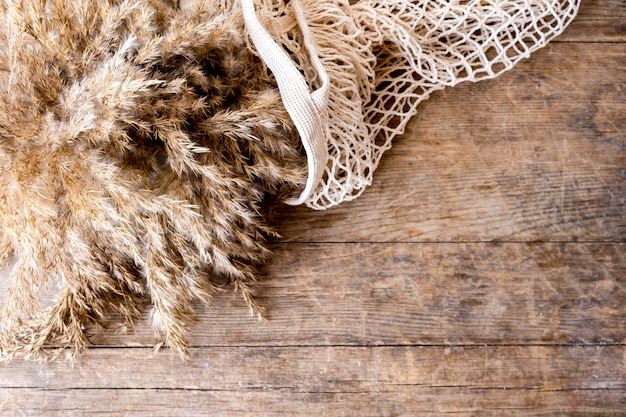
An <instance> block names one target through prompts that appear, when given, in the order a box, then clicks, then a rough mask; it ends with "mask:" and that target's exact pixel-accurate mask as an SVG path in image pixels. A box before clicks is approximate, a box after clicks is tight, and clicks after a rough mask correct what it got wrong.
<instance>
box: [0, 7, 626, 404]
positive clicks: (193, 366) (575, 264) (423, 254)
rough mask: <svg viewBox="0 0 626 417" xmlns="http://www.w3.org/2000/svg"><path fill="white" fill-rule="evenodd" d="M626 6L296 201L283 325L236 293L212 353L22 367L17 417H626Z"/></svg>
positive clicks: (135, 349)
mask: <svg viewBox="0 0 626 417" xmlns="http://www.w3.org/2000/svg"><path fill="white" fill-rule="evenodd" d="M625 68H626V3H624V1H623V0H588V1H585V0H583V5H582V7H581V11H580V14H579V16H578V17H577V19H576V21H575V22H574V23H573V24H572V25H571V27H570V28H568V30H567V31H566V32H565V33H564V34H563V35H562V36H561V37H560V38H559V39H558V40H557V41H556V42H554V43H552V44H550V45H549V46H548V47H547V48H545V49H543V50H541V51H538V52H537V53H535V54H534V55H533V56H532V57H531V59H530V60H526V61H524V62H522V63H520V64H519V65H518V66H517V67H516V68H514V69H513V70H512V71H511V72H509V73H507V74H504V75H502V76H501V77H499V78H498V79H496V80H492V81H487V82H482V83H478V84H467V85H462V86H458V87H455V88H453V89H449V90H445V91H442V92H438V93H436V94H433V96H432V97H431V99H430V100H428V101H426V102H425V103H423V105H422V106H421V107H420V111H419V113H418V115H417V116H416V117H415V119H414V120H413V121H412V123H411V124H410V126H409V128H408V130H407V133H406V135H405V136H404V137H402V138H400V139H399V140H398V141H397V143H396V144H395V145H394V147H393V149H392V150H391V151H389V153H388V154H387V155H386V156H385V157H384V158H383V161H382V163H381V166H380V168H379V170H378V171H377V172H376V174H375V179H374V185H373V186H372V187H371V188H370V189H369V190H368V191H366V192H365V194H364V195H363V196H362V197H360V198H359V199H358V200H356V201H354V202H351V203H346V204H345V205H342V206H339V207H337V208H334V209H332V210H329V211H327V212H312V211H309V210H307V209H305V208H296V209H293V208H290V209H285V210H284V211H283V213H282V216H281V219H280V223H279V225H278V227H279V230H280V232H281V233H282V235H283V236H284V238H283V239H281V241H279V242H277V243H274V244H272V249H273V251H274V258H273V260H272V262H271V263H270V264H269V265H268V266H267V267H265V268H264V270H263V271H262V276H261V282H260V285H259V291H258V293H259V298H260V302H261V303H262V304H263V305H264V306H265V307H266V308H267V309H268V312H269V321H268V322H267V323H258V322H257V321H256V320H254V319H252V318H250V317H248V316H247V310H246V308H245V306H244V303H243V302H242V301H241V300H240V299H239V298H238V297H237V296H236V295H232V294H230V293H225V294H220V295H218V296H216V298H215V304H214V308H213V309H210V310H209V309H201V310H200V316H199V322H198V323H197V324H196V325H194V326H192V328H191V329H190V331H191V332H192V336H191V343H192V345H193V348H192V358H193V360H192V361H191V362H188V363H184V362H181V361H180V359H179V358H178V357H177V356H176V355H175V354H174V353H172V352H170V351H168V350H167V349H164V350H161V351H159V352H154V351H153V350H152V349H151V346H152V345H153V344H154V343H155V340H156V339H155V338H154V336H153V335H152V332H151V330H150V329H149V327H148V326H147V324H146V323H143V322H141V323H137V325H136V327H135V329H133V330H130V331H129V332H128V333H127V334H119V333H116V332H115V331H116V329H108V330H104V331H101V332H97V333H95V334H94V337H93V342H94V343H95V345H96V346H95V347H94V348H92V349H91V350H90V351H88V352H87V353H86V354H85V355H84V356H83V357H81V358H80V359H79V360H78V361H76V362H75V363H74V364H73V366H72V365H70V364H69V363H67V362H65V361H63V360H59V361H57V362H53V363H50V364H47V365H40V364H35V363H31V362H24V361H14V362H11V363H9V364H5V365H2V366H0V415H2V416H5V415H6V416H66V415H67V416H92V415H106V416H127V415H133V416H179V415H180V416H192V415H207V416H246V415H249V416H278V415H284V416H302V415H311V416H341V415H345V416H423V415H425V416H428V415H433V416H434V415H452V414H453V415H455V416H474V415H493V416H502V415H524V416H539V415H541V416H554V415H568V416H576V415H578V416H593V415H597V416H611V415H614V416H617V415H625V414H626V133H625V132H626V93H625V90H624V89H625V88H626V71H624V69H625Z"/></svg>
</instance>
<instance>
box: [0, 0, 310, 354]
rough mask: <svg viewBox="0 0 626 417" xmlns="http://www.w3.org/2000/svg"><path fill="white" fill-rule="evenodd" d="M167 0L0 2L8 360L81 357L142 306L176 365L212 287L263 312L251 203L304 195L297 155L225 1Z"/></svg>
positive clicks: (0, 199) (257, 214) (0, 168)
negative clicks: (65, 353)
mask: <svg viewBox="0 0 626 417" xmlns="http://www.w3.org/2000/svg"><path fill="white" fill-rule="evenodd" d="M174 3H175V2H168V1H166V0H140V1H116V0H110V1H109V0H75V1H71V2H68V1H66V0H47V1H39V0H24V1H13V0H4V1H2V3H1V10H0V88H1V89H2V90H1V92H0V233H1V235H0V261H1V262H2V263H3V264H5V265H9V264H11V262H13V263H12V264H11V265H12V266H11V269H10V272H9V273H8V277H9V278H8V280H9V283H8V290H7V291H6V294H5V296H4V307H3V310H2V313H1V314H2V316H1V320H0V343H1V349H2V350H1V355H2V357H3V358H4V359H9V358H12V357H14V356H23V357H40V358H41V357H43V358H45V357H46V355H47V353H46V352H47V349H48V347H54V348H67V347H69V348H71V349H72V350H73V351H74V352H79V351H81V350H82V349H84V348H85V347H86V346H87V344H88V330H89V328H91V327H94V326H100V325H103V324H104V323H105V321H107V320H109V318H110V317H111V315H116V314H117V315H119V316H121V317H122V319H123V320H126V321H132V320H133V319H135V318H136V317H137V316H138V315H139V314H140V303H141V302H142V300H147V301H148V302H149V303H150V304H151V316H152V323H153V325H154V328H155V329H156V331H157V332H158V333H159V334H160V335H161V338H162V340H163V342H164V343H165V344H166V345H168V346H172V347H173V348H175V349H177V350H178V351H179V352H181V353H182V354H185V352H186V339H185V333H186V331H185V329H186V326H187V325H188V324H189V323H190V321H192V320H193V317H194V311H193V307H192V305H193V302H194V300H202V301H204V302H205V303H209V302H210V300H211V295H212V294H213V293H214V292H215V291H216V290H217V289H218V286H217V284H214V283H213V282H212V281H211V277H216V276H221V277H226V278H227V279H228V281H229V282H230V283H231V284H232V286H233V287H234V288H236V289H237V290H238V291H239V292H240V293H241V294H242V295H243V297H244V298H245V300H246V301H247V303H248V305H249V307H250V309H251V310H252V311H254V312H256V313H260V309H259V307H258V306H257V305H256V304H255V302H254V298H253V293H252V289H251V285H252V284H253V282H254V279H255V277H254V266H255V265H257V264H259V263H261V262H263V261H264V260H265V259H266V257H267V255H268V250H267V248H266V246H265V244H264V241H265V237H266V236H267V235H268V234H271V233H272V230H271V228H270V227H269V226H268V225H267V219H266V215H265V214H264V213H265V212H266V211H267V210H266V208H265V206H264V204H265V202H266V200H267V199H268V196H278V197H279V198H280V196H286V195H288V194H290V193H294V192H297V191H298V190H299V189H300V188H301V187H302V186H303V184H304V183H305V181H306V175H307V172H306V160H305V157H304V156H303V153H302V151H301V149H300V144H299V140H298V137H297V133H296V132H295V131H294V128H293V127H292V124H291V121H290V119H289V117H288V115H287V113H286V112H285V110H284V108H283V106H282V103H281V101H280V96H279V94H278V92H277V90H276V88H275V86H274V84H273V80H272V79H271V77H270V76H269V75H268V73H267V71H266V70H265V69H264V67H263V65H262V64H261V63H260V62H259V61H258V59H257V58H256V57H255V56H254V55H253V54H252V53H251V52H250V50H249V48H247V47H246V39H245V32H244V30H243V25H242V22H241V18H240V13H239V11H238V10H237V6H236V5H233V4H231V3H230V2H228V1H222V2H219V7H216V6H215V5H214V6H213V7H211V6H210V5H209V4H208V3H200V5H198V6H197V7H196V10H195V11H194V13H193V14H184V13H182V12H181V11H180V10H179V9H178V8H177V6H176V4H174ZM214 3H215V2H214ZM46 294H48V295H50V297H48V298H50V299H49V300H48V301H46V300H45V299H46Z"/></svg>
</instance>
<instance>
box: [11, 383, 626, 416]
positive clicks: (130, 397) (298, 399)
mask: <svg viewBox="0 0 626 417" xmlns="http://www.w3.org/2000/svg"><path fill="white" fill-rule="evenodd" d="M0 395H1V396H2V397H4V398H0V411H7V412H12V413H14V414H13V415H16V416H38V417H39V416H58V415H62V416H66V417H78V416H81V417H84V416H99V415H101V416H107V417H126V416H131V415H132V416H133V417H143V416H145V417H161V416H163V417H177V416H181V417H188V416H211V417H222V416H224V417H226V416H228V417H232V416H242V417H252V416H254V417H257V416H259V417H263V416H265V417H273V416H359V417H381V416H390V417H391V416H394V417H412V416H416V415H419V416H441V415H453V416H455V417H459V416H460V417H465V416H467V417H470V416H476V415H481V416H498V417H499V416H502V415H506V416H555V415H567V416H572V417H575V416H580V417H583V416H584V417H595V416H597V417H611V416H623V415H624V414H623V409H624V400H623V393H622V392H615V391H610V390H604V391H603V390H599V391H594V392H589V391H584V390H583V391H568V392H562V393H549V392H542V391H537V392H534V391H533V392H531V393H528V392H526V391H521V392H517V391H508V390H506V391H505V390H491V389H488V390H482V389H476V390H471V389H466V388H454V387H453V388H441V389H436V388H424V389H422V390H419V392H416V389H414V388H412V387H398V388H395V389H394V390H393V391H392V392H381V391H374V392H341V393H334V392H322V393H308V392H292V391H289V390H276V391H272V390H269V391H265V390H258V391H249V392H232V391H196V390H158V389H148V390H117V389H113V390H104V391H100V390H97V391H93V390H92V391H85V390H78V391H76V392H73V391H51V392H50V391H44V392H37V391H34V390H24V389H16V390H7V391H3V392H2V393H1V394H0Z"/></svg>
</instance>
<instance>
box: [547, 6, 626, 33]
mask: <svg viewBox="0 0 626 417" xmlns="http://www.w3.org/2000/svg"><path fill="white" fill-rule="evenodd" d="M556 42H626V3H625V2H624V1H623V0H583V1H582V4H581V5H580V9H579V11H578V15H577V16H576V18H575V19H574V21H573V22H572V23H571V24H570V26H569V27H568V28H567V29H566V30H565V32H564V33H563V34H562V35H561V36H559V37H558V38H557V39H556Z"/></svg>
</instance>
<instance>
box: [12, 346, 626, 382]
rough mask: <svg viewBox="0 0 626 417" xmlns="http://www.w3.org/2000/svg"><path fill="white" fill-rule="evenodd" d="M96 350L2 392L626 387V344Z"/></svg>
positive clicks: (24, 367) (30, 373) (20, 366)
mask: <svg viewBox="0 0 626 417" xmlns="http://www.w3.org/2000/svg"><path fill="white" fill-rule="evenodd" d="M191 353H192V358H193V360H192V361H189V362H182V361H181V359H180V358H179V357H178V356H177V355H176V354H174V353H173V352H169V351H160V352H154V351H152V350H151V349H147V348H128V349H123V348H111V349H93V350H91V351H89V352H88V353H86V354H85V355H84V357H82V358H79V359H78V360H76V361H75V362H74V363H72V366H68V363H66V362H64V361H57V362H52V363H49V364H46V365H45V366H42V365H41V364H38V363H33V362H24V361H14V362H12V363H9V364H7V365H4V366H2V367H1V368H0V375H1V376H2V377H1V378H0V388H30V389H41V390H60V389H63V390H74V389H103V388H119V389H160V388H167V389H195V390H214V391H217V390H219V391H237V390H257V389H272V390H277V389H290V390H294V391H296V390H302V391H307V392H317V391H320V390H322V391H325V392H340V391H342V390H344V391H350V392H359V391H374V390H375V389H377V388H379V389H380V390H381V391H389V390H391V389H393V387H395V386H418V387H422V386H426V387H431V388H442V387H454V386H456V387H464V388H472V389H515V390H522V389H528V390H547V391H571V390H623V391H626V367H625V366H624V365H626V362H625V361H626V358H625V354H626V345H619V346H588V347H583V346H529V345H524V346H469V347H468V346H448V347H442V346H373V347H343V346H320V347H245V346H244V347H237V348H228V347H213V348H196V349H193V350H192V352H191Z"/></svg>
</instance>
